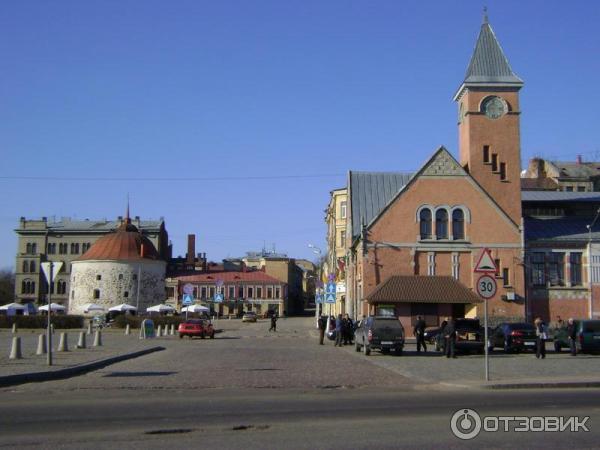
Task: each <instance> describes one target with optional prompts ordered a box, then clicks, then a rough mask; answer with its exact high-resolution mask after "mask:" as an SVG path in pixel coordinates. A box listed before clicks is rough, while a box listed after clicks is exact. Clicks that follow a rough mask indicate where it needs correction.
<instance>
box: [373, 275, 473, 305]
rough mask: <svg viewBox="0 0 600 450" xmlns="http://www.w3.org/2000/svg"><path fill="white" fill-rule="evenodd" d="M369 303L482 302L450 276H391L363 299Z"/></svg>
mask: <svg viewBox="0 0 600 450" xmlns="http://www.w3.org/2000/svg"><path fill="white" fill-rule="evenodd" d="M366 299H367V301H368V302H369V303H481V302H482V300H481V299H480V298H479V297H478V296H477V295H475V293H473V291H471V290H470V289H468V288H467V287H465V286H464V285H463V284H462V283H460V282H459V281H457V280H455V279H454V278H453V277H449V276H424V275H408V276H391V277H389V278H388V279H387V280H385V281H384V282H383V283H381V284H380V285H379V286H377V287H376V288H375V290H373V292H371V293H370V294H369V295H367V297H366Z"/></svg>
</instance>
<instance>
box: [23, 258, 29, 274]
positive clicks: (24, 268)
mask: <svg viewBox="0 0 600 450" xmlns="http://www.w3.org/2000/svg"><path fill="white" fill-rule="evenodd" d="M23 272H25V273H27V272H29V261H23Z"/></svg>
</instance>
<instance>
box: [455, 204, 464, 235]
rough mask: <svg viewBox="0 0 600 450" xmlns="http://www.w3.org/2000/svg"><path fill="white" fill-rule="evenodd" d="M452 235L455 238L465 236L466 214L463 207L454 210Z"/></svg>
mask: <svg viewBox="0 0 600 450" xmlns="http://www.w3.org/2000/svg"><path fill="white" fill-rule="evenodd" d="M452 237H453V238H454V239H464V238H465V215H464V213H463V211H462V209H455V210H454V211H452Z"/></svg>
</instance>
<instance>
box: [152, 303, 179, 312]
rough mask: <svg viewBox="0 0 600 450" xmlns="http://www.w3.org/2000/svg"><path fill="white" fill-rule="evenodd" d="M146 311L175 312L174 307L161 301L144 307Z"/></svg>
mask: <svg viewBox="0 0 600 450" xmlns="http://www.w3.org/2000/svg"><path fill="white" fill-rule="evenodd" d="M146 312H158V313H163V312H164V313H167V312H175V308H173V307H172V306H169V305H165V304H163V303H161V304H160V305H154V306H151V307H150V308H146Z"/></svg>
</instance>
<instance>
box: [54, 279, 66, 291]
mask: <svg viewBox="0 0 600 450" xmlns="http://www.w3.org/2000/svg"><path fill="white" fill-rule="evenodd" d="M56 293H57V294H66V293H67V282H66V281H64V280H58V284H57V286H56Z"/></svg>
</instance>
